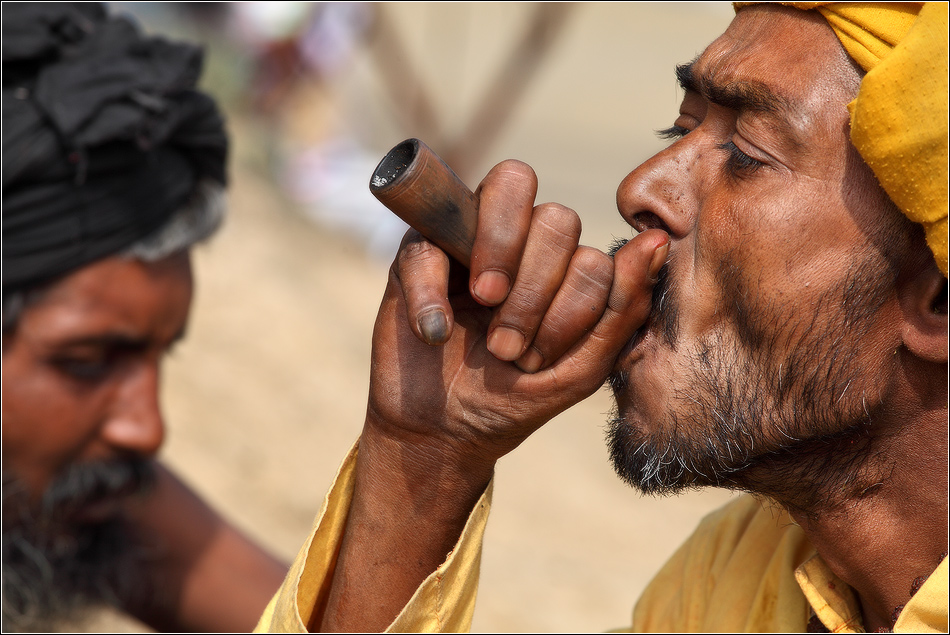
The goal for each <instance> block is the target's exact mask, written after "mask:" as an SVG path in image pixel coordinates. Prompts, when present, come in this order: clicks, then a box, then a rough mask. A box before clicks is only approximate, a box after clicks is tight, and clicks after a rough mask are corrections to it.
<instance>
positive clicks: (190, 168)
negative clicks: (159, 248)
mask: <svg viewBox="0 0 950 635" xmlns="http://www.w3.org/2000/svg"><path fill="white" fill-rule="evenodd" d="M2 49H3V295H4V297H6V296H7V294H8V293H10V292H12V291H15V290H17V289H23V288H27V287H29V286H32V285H35V284H38V283H42V282H45V281H48V280H51V279H53V278H56V277H57V276H60V275H63V274H65V273H68V272H70V271H73V270H75V269H78V268H80V267H82V266H85V265H87V264H90V263H92V262H94V261H95V260H98V259H101V258H105V257H108V256H111V255H114V254H116V253H119V252H121V251H122V250H124V249H126V248H128V247H130V246H131V245H132V244H134V243H135V242H136V241H138V240H139V239H141V238H143V237H145V236H147V235H148V234H150V233H152V232H153V231H155V230H156V229H158V228H159V227H161V226H162V225H163V223H164V222H165V221H166V220H168V219H169V218H170V216H171V215H172V214H173V213H174V212H175V211H176V210H177V209H178V208H180V207H181V206H182V205H183V204H184V203H185V202H186V201H187V200H188V198H189V197H190V196H191V194H192V192H193V191H194V189H195V185H196V184H197V183H198V182H199V181H200V180H205V179H212V180H214V181H217V182H219V183H220V184H222V185H224V184H225V182H226V171H225V164H226V160H227V149H228V148H227V136H226V133H225V131H224V122H223V120H222V118H221V115H220V114H219V112H218V110H217V107H216V106H215V103H214V101H213V100H212V99H211V98H210V97H208V96H207V95H205V94H203V93H201V92H198V91H197V90H196V89H195V86H196V84H197V81H198V78H199V76H200V75H201V67H202V57H203V54H202V51H201V49H200V48H198V47H195V46H192V45H189V44H181V43H174V42H169V41H167V40H165V39H162V38H158V37H145V36H143V35H142V34H141V33H140V31H139V29H138V28H137V27H136V26H135V25H134V24H133V23H132V22H130V21H128V20H126V19H123V18H119V17H111V16H109V15H108V13H107V12H106V9H105V8H104V7H103V6H102V5H99V4H88V3H54V2H50V3H45V2H44V3H18V2H11V3H4V6H3V40H2Z"/></svg>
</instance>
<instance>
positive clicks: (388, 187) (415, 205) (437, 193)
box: [369, 139, 478, 267]
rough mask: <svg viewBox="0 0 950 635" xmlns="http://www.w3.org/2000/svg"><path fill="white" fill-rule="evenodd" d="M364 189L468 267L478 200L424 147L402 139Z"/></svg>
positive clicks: (412, 140) (420, 143)
mask: <svg viewBox="0 0 950 635" xmlns="http://www.w3.org/2000/svg"><path fill="white" fill-rule="evenodd" d="M369 190H370V192H372V193H373V196H375V197H376V198H377V199H379V201H380V202H381V203H382V204H383V205H385V206H386V207H387V208H389V209H390V210H391V211H392V212H393V213H394V214H395V215H396V216H398V217H399V218H401V219H403V220H404V221H406V223H408V224H409V226H410V227H413V228H414V229H416V230H418V231H419V233H421V234H422V235H423V236H425V237H426V238H428V239H429V240H431V241H432V242H434V243H435V244H436V245H438V246H439V247H441V248H442V249H443V250H444V251H445V252H446V253H447V254H449V255H450V256H452V257H453V258H455V259H456V260H458V261H459V262H460V263H462V264H463V265H465V266H466V267H468V266H469V265H470V262H471V258H472V244H473V243H474V242H475V227H476V226H477V224H478V199H476V198H475V194H473V193H472V191H471V190H470V189H468V187H466V185H465V184H464V183H463V182H462V180H461V179H460V178H459V177H458V176H457V175H456V174H455V172H453V171H452V168H450V167H449V166H448V165H446V164H445V162H444V161H443V160H442V159H441V158H439V155H437V154H436V153H435V152H433V151H432V149H431V148H429V146H427V145H426V144H424V143H423V142H422V141H420V140H418V139H407V140H406V141H403V142H402V143H400V144H399V145H397V146H396V147H394V148H393V149H392V150H390V151H389V153H388V154H387V155H386V156H385V157H383V160H382V161H380V162H379V165H378V166H376V170H375V171H374V172H373V177H372V179H370V183H369Z"/></svg>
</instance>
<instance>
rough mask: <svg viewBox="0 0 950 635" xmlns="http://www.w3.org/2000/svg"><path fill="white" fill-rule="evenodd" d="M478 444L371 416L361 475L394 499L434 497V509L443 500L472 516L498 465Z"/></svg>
mask: <svg viewBox="0 0 950 635" xmlns="http://www.w3.org/2000/svg"><path fill="white" fill-rule="evenodd" d="M474 445H475V444H473V443H472V442H470V441H467V440H463V439H459V438H457V437H452V436H451V435H450V434H448V433H446V432H445V431H442V433H441V434H429V433H423V432H418V431H413V430H407V429H403V428H398V427H396V426H393V425H390V424H387V423H386V422H385V421H382V420H381V419H380V418H378V417H375V416H374V415H373V414H372V413H368V414H367V416H366V422H365V425H364V427H363V434H362V436H361V437H360V446H359V458H358V459H357V466H358V467H357V470H358V472H362V473H363V476H364V478H367V479H371V480H372V481H376V480H378V481H379V483H378V484H377V485H378V486H380V487H385V488H387V489H389V490H390V491H391V492H392V494H393V495H395V496H400V495H410V496H412V498H413V499H414V500H417V501H421V500H426V499H428V498H429V497H434V498H433V499H432V503H433V505H434V506H440V505H438V504H437V502H438V501H440V500H441V501H443V502H444V503H446V504H449V506H451V507H453V508H455V507H458V506H459V505H460V504H461V505H464V507H465V509H466V512H465V513H466V515H467V510H468V509H470V507H471V506H472V505H474V503H475V501H476V500H477V499H478V497H479V496H481V494H482V492H483V491H484V490H485V487H487V485H488V483H489V481H491V478H492V476H493V474H494V470H495V462H496V461H497V458H496V457H494V456H492V455H491V454H490V453H488V452H485V451H483V450H482V449H481V448H478V447H474ZM430 511H432V510H430ZM446 511H447V510H446Z"/></svg>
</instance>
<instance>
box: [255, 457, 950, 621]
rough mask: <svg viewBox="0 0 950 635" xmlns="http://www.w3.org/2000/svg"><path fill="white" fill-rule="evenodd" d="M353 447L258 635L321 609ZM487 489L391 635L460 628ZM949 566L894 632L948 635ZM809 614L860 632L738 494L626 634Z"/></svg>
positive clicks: (773, 510)
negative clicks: (461, 530)
mask: <svg viewBox="0 0 950 635" xmlns="http://www.w3.org/2000/svg"><path fill="white" fill-rule="evenodd" d="M356 453H357V449H356V448H355V447H354V449H353V450H351V452H350V453H349V455H348V456H347V457H346V460H345V461H344V463H343V467H342V468H341V469H340V472H339V474H338V475H337V478H336V480H335V481H334V483H333V486H332V487H331V489H330V492H329V493H328V494H327V497H326V500H325V502H324V505H323V509H322V510H321V511H320V514H319V515H318V516H317V520H316V523H315V525H314V529H313V531H312V532H311V534H310V537H309V538H308V539H307V541H306V542H305V543H304V545H303V547H302V548H301V550H300V553H299V554H298V555H297V559H296V561H295V562H294V564H293V566H292V567H291V569H290V572H289V573H288V574H287V578H286V579H285V580H284V584H283V585H282V586H281V588H280V589H279V590H278V592H277V594H276V595H275V596H274V599H273V600H271V602H270V604H269V605H268V606H267V608H266V609H265V611H264V615H263V616H262V617H261V621H260V623H259V624H258V627H257V631H271V632H306V630H307V627H306V625H307V624H308V623H309V621H310V617H311V615H312V614H313V612H314V608H315V607H317V606H320V605H322V603H323V600H324V599H325V597H326V592H327V590H328V585H329V580H330V577H331V575H332V571H333V566H334V563H335V561H336V555H337V552H338V549H339V545H340V541H341V539H342V535H343V529H344V527H345V524H346V517H347V513H348V511H349V507H350V501H351V499H352V494H353V466H354V465H355V461H356ZM490 507H491V486H490V485H489V487H488V489H487V491H486V492H485V494H483V495H482V497H481V499H480V500H479V501H478V502H477V503H476V505H475V508H474V510H473V511H472V514H471V516H470V517H469V520H468V523H467V524H466V526H465V529H464V531H463V533H462V536H461V538H460V539H459V542H458V543H457V544H456V546H455V548H454V549H453V550H452V552H451V553H450V554H449V556H448V558H447V559H446V560H445V562H444V563H443V564H442V565H441V566H440V567H439V568H438V569H437V570H436V571H435V572H434V573H432V574H431V575H430V576H429V577H428V578H426V579H425V580H424V581H423V583H422V585H420V587H419V588H418V589H417V590H416V593H415V595H414V596H413V597H412V599H411V600H410V601H409V603H408V604H407V605H406V606H405V607H404V608H403V610H402V612H401V613H400V614H399V616H398V617H397V618H396V620H395V621H394V622H393V623H392V624H391V625H390V627H389V629H388V630H389V631H390V632H432V631H450V632H456V631H465V630H468V629H469V628H470V626H471V619H472V613H473V611H474V607H475V595H476V592H477V588H478V570H479V563H480V561H481V549H482V537H483V536H484V531H485V525H486V523H487V521H488V511H489V509H490ZM947 601H948V569H947V561H946V559H944V561H943V562H942V563H941V564H940V567H939V568H938V569H937V570H936V571H935V572H934V573H933V574H932V575H931V576H930V578H929V579H928V580H927V582H926V583H925V584H924V586H923V587H921V589H920V591H918V592H917V594H916V595H915V596H914V597H913V598H912V599H911V600H910V601H909V602H908V603H907V606H906V607H905V608H904V611H903V612H902V613H901V616H900V618H899V619H898V621H897V624H896V625H895V629H894V630H895V632H946V631H947ZM810 611H814V612H815V614H817V615H818V616H819V618H820V619H821V620H822V622H823V623H824V625H825V626H826V627H827V628H828V629H829V630H830V631H832V632H839V633H844V632H861V631H862V624H861V616H860V611H859V609H858V607H857V603H856V601H855V598H854V595H853V593H852V591H851V589H850V588H849V587H848V586H847V585H846V584H845V583H844V582H842V581H841V580H839V579H838V578H836V577H835V576H834V574H833V573H831V571H829V570H828V568H827V567H826V566H825V564H824V563H823V562H822V560H821V558H820V557H818V556H817V555H816V554H815V549H814V548H813V547H812V546H811V545H810V544H809V543H808V541H807V539H806V538H805V534H804V532H803V531H802V530H801V528H800V527H798V526H797V525H796V524H795V523H794V522H793V521H791V519H790V518H789V517H788V514H786V513H785V512H784V511H783V510H782V509H781V508H779V507H777V506H774V505H769V504H764V505H763V504H762V503H760V502H759V501H758V500H757V499H755V498H753V497H752V496H743V497H742V498H739V499H737V500H735V501H733V502H731V503H729V504H728V505H726V506H725V507H723V508H722V509H720V510H718V511H716V512H713V513H712V514H710V515H709V516H707V517H706V518H705V519H704V520H703V521H702V523H700V525H699V527H698V528H697V529H696V532H695V533H694V534H693V536H692V537H690V539H689V540H687V541H686V543H684V544H683V546H682V547H680V549H679V550H678V551H677V552H676V553H675V554H674V555H673V557H672V558H671V559H670V561H669V562H668V563H667V564H666V565H664V567H663V568H662V569H661V570H660V572H659V573H658V574H657V576H656V578H655V579H654V580H653V581H652V582H651V583H650V585H649V586H648V587H647V589H646V591H645V592H644V593H643V595H642V596H641V598H640V601H639V602H638V603H637V606H636V609H635V611H634V615H633V624H632V626H631V627H628V629H627V630H633V631H660V632H678V631H679V632H683V631H718V632H733V631H736V632H749V631H753V632H755V631H758V632H768V631H786V632H789V631H791V632H794V631H799V632H801V631H804V630H805V626H806V625H807V623H808V619H809V616H810Z"/></svg>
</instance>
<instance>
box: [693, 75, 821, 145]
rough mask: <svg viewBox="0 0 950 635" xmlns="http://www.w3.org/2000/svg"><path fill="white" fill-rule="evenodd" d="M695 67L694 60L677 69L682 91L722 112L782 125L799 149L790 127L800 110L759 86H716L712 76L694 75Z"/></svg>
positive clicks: (749, 83) (750, 83) (742, 83)
mask: <svg viewBox="0 0 950 635" xmlns="http://www.w3.org/2000/svg"><path fill="white" fill-rule="evenodd" d="M695 64H696V60H693V61H692V62H689V63H688V64H680V65H678V66H677V67H676V80H677V81H678V82H679V85H680V87H681V88H682V89H683V90H685V91H687V92H694V93H699V94H700V95H702V96H703V97H705V98H706V99H708V100H709V101H710V102H712V103H714V104H716V105H719V106H722V107H723V108H729V109H730V110H736V111H738V112H744V111H751V112H757V113H763V114H766V115H769V116H770V118H772V119H774V120H775V121H776V122H777V123H781V124H784V125H783V126H782V127H783V128H784V129H785V130H786V131H787V132H788V137H789V139H790V140H791V141H792V142H793V143H794V144H795V145H796V146H801V145H802V140H801V138H800V137H799V136H798V134H797V133H796V131H795V127H794V125H792V124H791V122H792V121H796V120H799V119H800V118H801V115H800V112H799V109H798V108H797V107H796V106H795V105H794V104H792V103H791V102H790V101H788V100H787V99H785V98H784V97H782V96H780V95H778V94H776V93H775V92H774V91H773V90H772V89H771V88H769V87H768V86H767V85H765V84H763V83H761V82H756V81H741V80H740V81H733V82H729V83H722V82H717V81H716V79H715V78H714V77H712V76H711V75H705V74H700V75H697V74H696V72H695Z"/></svg>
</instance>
